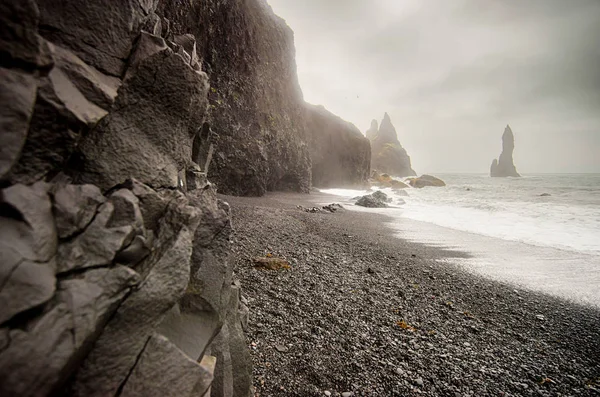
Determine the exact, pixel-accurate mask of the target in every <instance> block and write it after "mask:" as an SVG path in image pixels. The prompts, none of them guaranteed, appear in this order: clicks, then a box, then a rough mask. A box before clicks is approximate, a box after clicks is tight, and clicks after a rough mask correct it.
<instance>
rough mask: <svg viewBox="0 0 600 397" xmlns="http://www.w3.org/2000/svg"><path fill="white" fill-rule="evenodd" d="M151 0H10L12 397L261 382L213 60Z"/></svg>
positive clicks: (6, 292)
mask: <svg viewBox="0 0 600 397" xmlns="http://www.w3.org/2000/svg"><path fill="white" fill-rule="evenodd" d="M157 3H160V1H137V0H136V1H134V0H131V1H129V0H127V1H109V2H106V1H102V2H101V1H99V0H90V1H87V0H86V1H72V2H69V4H66V3H65V2H59V1H53V0H39V1H37V3H36V2H35V1H33V0H20V1H16V0H8V1H2V2H1V3H0V26H2V28H0V53H1V54H2V58H1V60H0V80H1V81H0V83H1V84H2V90H0V128H1V131H0V132H1V134H2V142H3V145H2V146H1V147H0V188H1V189H0V236H1V238H0V258H2V260H1V261H0V305H2V308H3V309H2V311H1V314H0V346H1V348H0V395H2V396H36V397H37V396H46V395H61V396H63V395H64V396H102V397H104V396H139V395H144V396H154V395H156V396H203V395H205V393H206V391H207V390H208V388H209V387H211V395H212V396H241V397H246V396H250V395H251V374H252V369H251V363H250V360H249V353H248V351H247V347H246V344H245V338H244V335H243V332H242V323H243V322H244V323H245V322H246V321H247V308H246V307H245V306H244V305H243V304H241V302H240V286H239V284H237V283H235V281H234V280H233V275H232V273H233V271H232V264H231V263H230V261H229V250H230V245H231V243H230V235H231V232H232V229H231V217H230V213H229V207H228V205H227V204H226V203H224V202H222V201H220V200H218V199H217V196H216V190H215V187H214V186H213V185H212V184H211V183H209V182H208V179H207V175H206V172H205V165H206V161H205V160H207V157H210V154H208V153H206V152H205V151H204V150H203V149H204V148H206V146H207V145H206V140H207V139H208V137H207V136H206V135H204V134H203V132H205V131H206V129H205V128H203V126H204V125H205V120H206V117H207V106H208V100H207V96H208V94H209V85H208V76H207V75H206V74H205V73H204V72H203V71H202V70H201V69H202V68H201V65H200V62H199V57H198V54H197V53H196V50H195V48H196V39H195V37H194V36H193V35H191V34H185V35H172V34H169V32H171V30H170V29H169V23H168V21H167V20H166V19H164V18H162V17H161V16H159V15H158V14H157V6H158V5H160V6H161V7H162V9H161V11H164V12H166V10H168V6H169V5H165V4H162V3H160V4H157ZM172 12H177V10H173V11H172ZM5 143H6V144H5ZM203 167H204V168H203ZM215 359H216V366H215V365H214V363H215Z"/></svg>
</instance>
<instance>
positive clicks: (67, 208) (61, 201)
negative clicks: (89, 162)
mask: <svg viewBox="0 0 600 397" xmlns="http://www.w3.org/2000/svg"><path fill="white" fill-rule="evenodd" d="M53 197H54V200H53V210H54V219H55V221H56V228H57V231H58V237H60V238H61V239H64V238H67V237H70V236H72V235H73V234H75V233H77V232H79V231H81V230H83V229H85V228H86V227H87V226H88V225H89V224H90V222H91V221H92V219H93V217H94V215H95V214H96V211H97V209H98V207H99V206H100V205H101V204H102V203H104V202H105V201H106V198H105V197H104V196H103V195H102V192H100V189H98V187H97V186H94V185H71V184H68V185H58V186H56V188H55V189H53Z"/></svg>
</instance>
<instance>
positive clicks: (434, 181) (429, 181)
mask: <svg viewBox="0 0 600 397" xmlns="http://www.w3.org/2000/svg"><path fill="white" fill-rule="evenodd" d="M407 181H408V183H409V185H410V186H412V187H416V188H418V189H421V188H424V187H426V186H433V187H444V186H446V183H445V182H444V181H442V180H441V179H440V178H436V177H435V176H432V175H421V176H420V177H418V178H408V179H407Z"/></svg>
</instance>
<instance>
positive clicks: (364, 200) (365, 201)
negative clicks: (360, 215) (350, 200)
mask: <svg viewBox="0 0 600 397" xmlns="http://www.w3.org/2000/svg"><path fill="white" fill-rule="evenodd" d="M391 201H392V199H390V198H389V197H388V196H387V194H385V193H384V192H382V191H381V190H378V191H376V192H375V193H372V194H367V195H365V196H362V197H359V198H358V199H357V200H356V203H355V205H358V206H361V207H367V208H387V207H388V204H387V203H389V202H391Z"/></svg>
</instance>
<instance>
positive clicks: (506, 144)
mask: <svg viewBox="0 0 600 397" xmlns="http://www.w3.org/2000/svg"><path fill="white" fill-rule="evenodd" d="M514 150H515V135H514V134H513V131H512V129H511V128H510V125H508V124H507V125H506V128H505V129H504V134H502V153H501V154H500V157H499V158H498V160H496V159H494V161H493V162H492V166H491V167H490V175H491V176H493V177H507V176H512V177H519V176H521V175H519V173H518V172H517V168H516V167H515V164H514V161H513V152H514Z"/></svg>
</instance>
